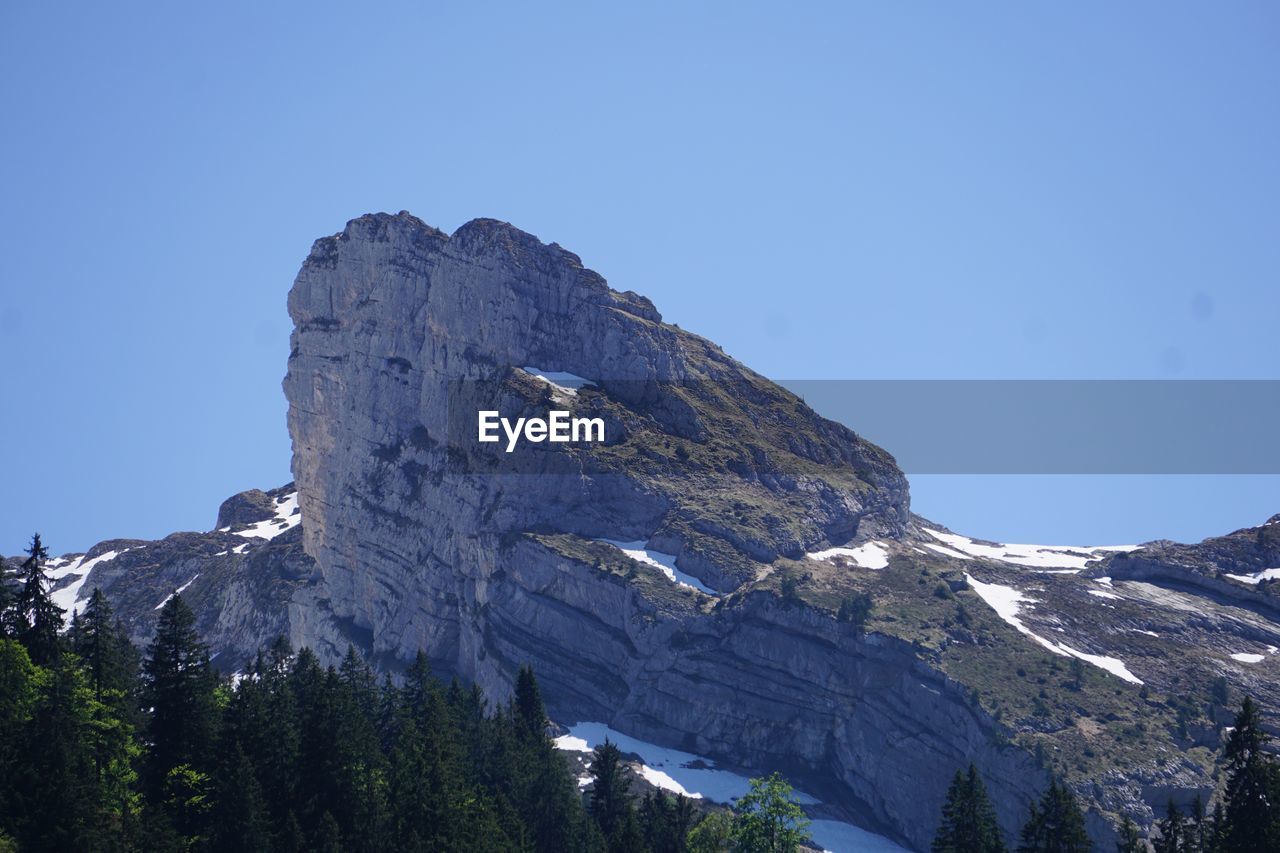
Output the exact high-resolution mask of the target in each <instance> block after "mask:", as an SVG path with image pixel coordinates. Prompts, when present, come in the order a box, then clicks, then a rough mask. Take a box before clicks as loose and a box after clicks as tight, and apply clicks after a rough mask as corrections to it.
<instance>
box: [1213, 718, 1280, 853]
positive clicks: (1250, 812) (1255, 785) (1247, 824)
mask: <svg viewBox="0 0 1280 853" xmlns="http://www.w3.org/2000/svg"><path fill="white" fill-rule="evenodd" d="M1267 741H1268V737H1267V735H1266V733H1265V732H1263V730H1262V720H1261V715H1260V714H1259V712H1258V706H1257V705H1255V704H1254V702H1253V700H1252V699H1251V698H1249V697H1247V696H1246V697H1245V699H1244V702H1243V703H1242V704H1241V706H1240V713H1239V714H1237V715H1236V720H1235V728H1234V729H1232V731H1231V734H1230V736H1229V737H1228V738H1227V745H1226V749H1225V757H1226V765H1227V766H1226V770H1227V784H1226V790H1225V792H1224V794H1223V800H1224V805H1225V819H1226V822H1225V829H1224V831H1223V838H1222V851H1223V853H1253V851H1258V850H1275V849H1277V848H1280V808H1277V806H1276V803H1280V778H1278V775H1277V770H1276V766H1275V763H1274V762H1273V760H1272V759H1271V757H1270V756H1269V755H1268V754H1267V753H1266V752H1265V750H1264V746H1265V745H1266V743H1267Z"/></svg>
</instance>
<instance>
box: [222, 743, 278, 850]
mask: <svg viewBox="0 0 1280 853" xmlns="http://www.w3.org/2000/svg"><path fill="white" fill-rule="evenodd" d="M223 746H224V749H223V755H222V760H221V761H220V762H219V767H218V772H217V775H216V781H215V784H214V792H215V795H216V800H215V805H214V808H213V821H212V825H213V828H212V839H211V845H210V849H211V850H213V851H215V853H268V851H270V850H271V832H270V824H269V822H268V817H267V811H266V807H265V805H264V804H263V800H262V788H261V786H260V785H259V784H258V779H257V777H256V776H255V775H254V772H253V765H252V764H251V763H250V761H249V757H248V756H247V755H245V752H244V749H243V748H242V747H241V746H240V744H239V743H228V742H227V741H226V739H225V738H224V741H223Z"/></svg>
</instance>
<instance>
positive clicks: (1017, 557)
mask: <svg viewBox="0 0 1280 853" xmlns="http://www.w3.org/2000/svg"><path fill="white" fill-rule="evenodd" d="M924 532H925V533H928V534H929V535H930V536H932V537H933V538H934V539H937V540H938V541H939V542H943V543H945V544H946V545H948V546H950V548H952V549H954V550H955V551H959V552H961V553H962V554H966V555H968V556H969V557H984V558H986V559H988V560H1000V561H1001V562H1004V563H1013V564H1014V565H1018V566H1026V567H1028V568H1032V569H1041V570H1044V569H1059V570H1062V569H1066V570H1072V571H1079V570H1080V569H1083V568H1084V567H1085V564H1086V563H1087V562H1089V561H1090V560H1099V559H1101V558H1102V557H1105V556H1106V555H1107V553H1108V552H1112V551H1133V550H1136V549H1137V548H1138V546H1137V545H1104V546H1075V545H1016V544H1007V545H1006V544H1000V545H983V544H981V543H978V542H974V541H973V540H972V539H970V538H969V537H968V536H960V535H958V534H955V533H943V532H942V531H941V530H932V529H930V528H928V527H926V528H924ZM930 547H933V548H934V549H935V550H939V551H941V548H938V547H936V546H932V545H931V546H930ZM944 553H945V552H944ZM951 556H955V555H954V554H952V555H951Z"/></svg>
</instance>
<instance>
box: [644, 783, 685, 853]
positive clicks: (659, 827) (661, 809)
mask: <svg viewBox="0 0 1280 853" xmlns="http://www.w3.org/2000/svg"><path fill="white" fill-rule="evenodd" d="M692 826H693V804H692V803H691V802H690V801H689V799H688V797H685V796H683V795H676V796H675V797H671V796H668V795H667V794H665V793H663V792H662V791H657V792H650V793H648V794H646V795H645V797H644V800H643V801H641V803H640V829H641V834H642V835H643V838H644V843H645V846H646V847H647V848H648V849H649V850H651V851H653V853H685V851H687V850H688V842H687V840H686V839H687V836H688V834H689V829H690V827H692Z"/></svg>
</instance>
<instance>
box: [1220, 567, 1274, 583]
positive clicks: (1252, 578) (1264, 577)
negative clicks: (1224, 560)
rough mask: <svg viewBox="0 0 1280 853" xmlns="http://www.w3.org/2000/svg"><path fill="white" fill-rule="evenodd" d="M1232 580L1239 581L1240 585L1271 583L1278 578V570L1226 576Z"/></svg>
mask: <svg viewBox="0 0 1280 853" xmlns="http://www.w3.org/2000/svg"><path fill="white" fill-rule="evenodd" d="M1227 577H1229V578H1231V579H1232V580H1236V581H1240V583H1252V584H1258V583H1262V582H1263V581H1271V580H1275V579H1276V578H1280V569H1263V570H1262V571H1260V572H1254V573H1253V574H1251V575H1227Z"/></svg>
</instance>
